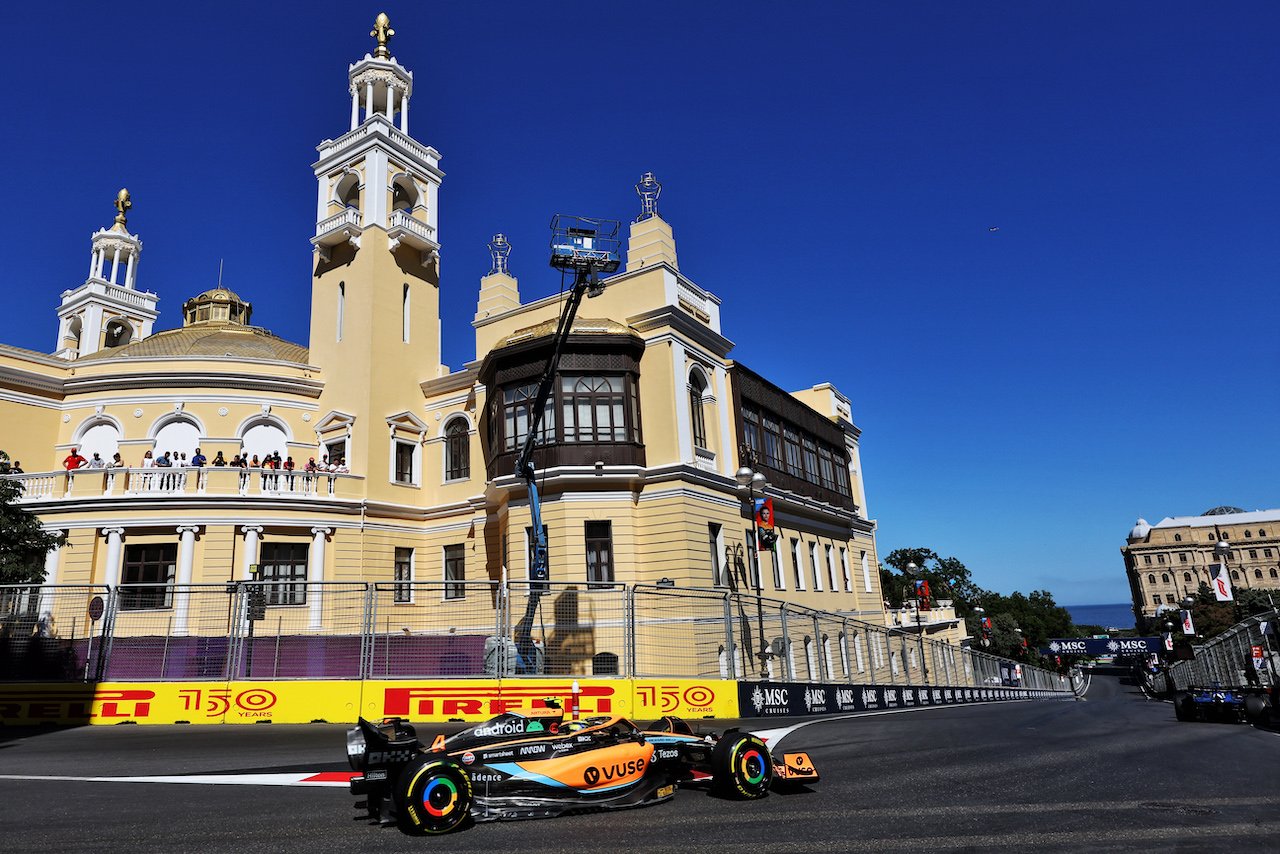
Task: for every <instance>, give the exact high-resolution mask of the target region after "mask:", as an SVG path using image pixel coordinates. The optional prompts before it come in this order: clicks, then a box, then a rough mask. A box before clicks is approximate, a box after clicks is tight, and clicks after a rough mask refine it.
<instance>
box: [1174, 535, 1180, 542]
mask: <svg viewBox="0 0 1280 854" xmlns="http://www.w3.org/2000/svg"><path fill="white" fill-rule="evenodd" d="M1173 541H1174V542H1175V543H1180V542H1182V535H1181V534H1174V535H1173Z"/></svg>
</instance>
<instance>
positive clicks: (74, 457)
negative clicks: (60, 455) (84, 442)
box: [62, 448, 89, 471]
mask: <svg viewBox="0 0 1280 854" xmlns="http://www.w3.org/2000/svg"><path fill="white" fill-rule="evenodd" d="M87 465H89V461H88V460H86V459H85V458H84V457H82V456H80V452H79V451H78V450H77V449H75V448H72V449H71V453H70V454H68V455H67V458H66V459H65V460H63V461H62V467H63V468H64V469H66V470H67V471H72V470H73V469H82V468H84V467H85V466H87Z"/></svg>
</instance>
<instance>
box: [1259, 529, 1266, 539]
mask: <svg viewBox="0 0 1280 854" xmlns="http://www.w3.org/2000/svg"><path fill="white" fill-rule="evenodd" d="M1266 535H1267V532H1266V531H1264V530H1263V529H1262V528H1259V529H1258V536H1259V537H1265V536H1266Z"/></svg>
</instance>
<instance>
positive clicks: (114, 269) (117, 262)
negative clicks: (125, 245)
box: [111, 246, 120, 285]
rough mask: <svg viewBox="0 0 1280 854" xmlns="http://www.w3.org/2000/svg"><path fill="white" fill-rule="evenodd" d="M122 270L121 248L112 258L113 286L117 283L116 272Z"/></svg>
mask: <svg viewBox="0 0 1280 854" xmlns="http://www.w3.org/2000/svg"><path fill="white" fill-rule="evenodd" d="M119 269H120V247H119V246H117V247H116V251H115V254H114V255H112V256H111V284H113V285H114V284H115V283H116V272H117V271H119Z"/></svg>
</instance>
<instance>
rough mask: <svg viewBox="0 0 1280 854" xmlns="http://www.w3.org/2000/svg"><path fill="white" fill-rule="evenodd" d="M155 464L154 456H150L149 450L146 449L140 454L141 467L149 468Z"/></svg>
mask: <svg viewBox="0 0 1280 854" xmlns="http://www.w3.org/2000/svg"><path fill="white" fill-rule="evenodd" d="M155 464H156V458H155V457H153V456H151V452H150V451H147V452H146V453H145V454H143V455H142V467H143V468H144V469H149V468H151V467H152V466H153V465H155Z"/></svg>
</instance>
